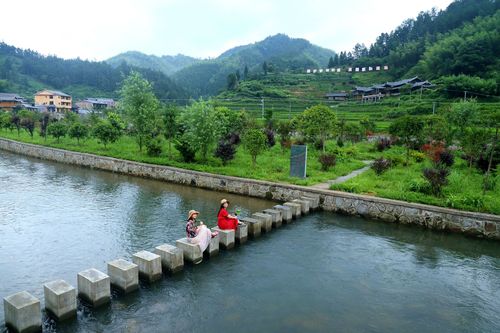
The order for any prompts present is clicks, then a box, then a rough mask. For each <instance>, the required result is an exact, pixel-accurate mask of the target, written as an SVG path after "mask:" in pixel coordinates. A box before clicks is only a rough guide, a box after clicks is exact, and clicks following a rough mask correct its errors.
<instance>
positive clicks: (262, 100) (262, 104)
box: [260, 97, 264, 119]
mask: <svg viewBox="0 0 500 333" xmlns="http://www.w3.org/2000/svg"><path fill="white" fill-rule="evenodd" d="M260 103H261V106H262V119H264V97H262V99H261V100H260Z"/></svg>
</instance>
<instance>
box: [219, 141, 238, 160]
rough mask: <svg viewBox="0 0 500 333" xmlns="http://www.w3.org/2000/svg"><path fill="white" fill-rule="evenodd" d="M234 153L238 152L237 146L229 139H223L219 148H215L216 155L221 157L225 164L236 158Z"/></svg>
mask: <svg viewBox="0 0 500 333" xmlns="http://www.w3.org/2000/svg"><path fill="white" fill-rule="evenodd" d="M234 154H236V148H235V147H234V145H233V144H232V143H231V142H229V141H224V140H221V141H219V144H218V145H217V149H216V150H215V157H217V158H220V159H221V161H222V164H223V165H226V163H227V162H228V161H230V160H232V159H233V158H234Z"/></svg>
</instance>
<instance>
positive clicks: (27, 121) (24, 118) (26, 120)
mask: <svg viewBox="0 0 500 333" xmlns="http://www.w3.org/2000/svg"><path fill="white" fill-rule="evenodd" d="M18 115H19V124H20V125H21V127H22V128H24V129H25V130H26V132H28V133H29V135H30V136H31V138H32V139H33V134H34V132H35V124H36V121H37V119H38V117H37V114H36V113H35V112H33V111H28V110H21V111H19V113H18Z"/></svg>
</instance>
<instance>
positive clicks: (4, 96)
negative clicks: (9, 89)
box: [0, 93, 23, 102]
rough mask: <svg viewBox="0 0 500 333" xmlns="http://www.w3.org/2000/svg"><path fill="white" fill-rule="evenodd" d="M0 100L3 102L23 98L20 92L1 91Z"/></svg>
mask: <svg viewBox="0 0 500 333" xmlns="http://www.w3.org/2000/svg"><path fill="white" fill-rule="evenodd" d="M0 101H2V102H22V101H23V98H22V97H21V96H19V95H18V94H13V93H0Z"/></svg>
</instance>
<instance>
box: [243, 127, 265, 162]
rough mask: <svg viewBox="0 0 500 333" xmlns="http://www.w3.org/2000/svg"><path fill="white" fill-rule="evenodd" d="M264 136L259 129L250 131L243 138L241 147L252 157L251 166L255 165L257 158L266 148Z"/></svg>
mask: <svg viewBox="0 0 500 333" xmlns="http://www.w3.org/2000/svg"><path fill="white" fill-rule="evenodd" d="M266 141H267V140H266V135H265V134H264V133H263V132H262V131H261V130H260V129H256V128H253V129H250V130H248V131H247V132H246V133H245V135H244V136H243V145H244V147H245V149H247V150H248V152H249V153H250V156H251V157H252V165H253V166H255V165H256V164H257V156H258V155H259V154H261V153H262V152H263V151H264V150H265V149H266V147H267V145H266Z"/></svg>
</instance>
